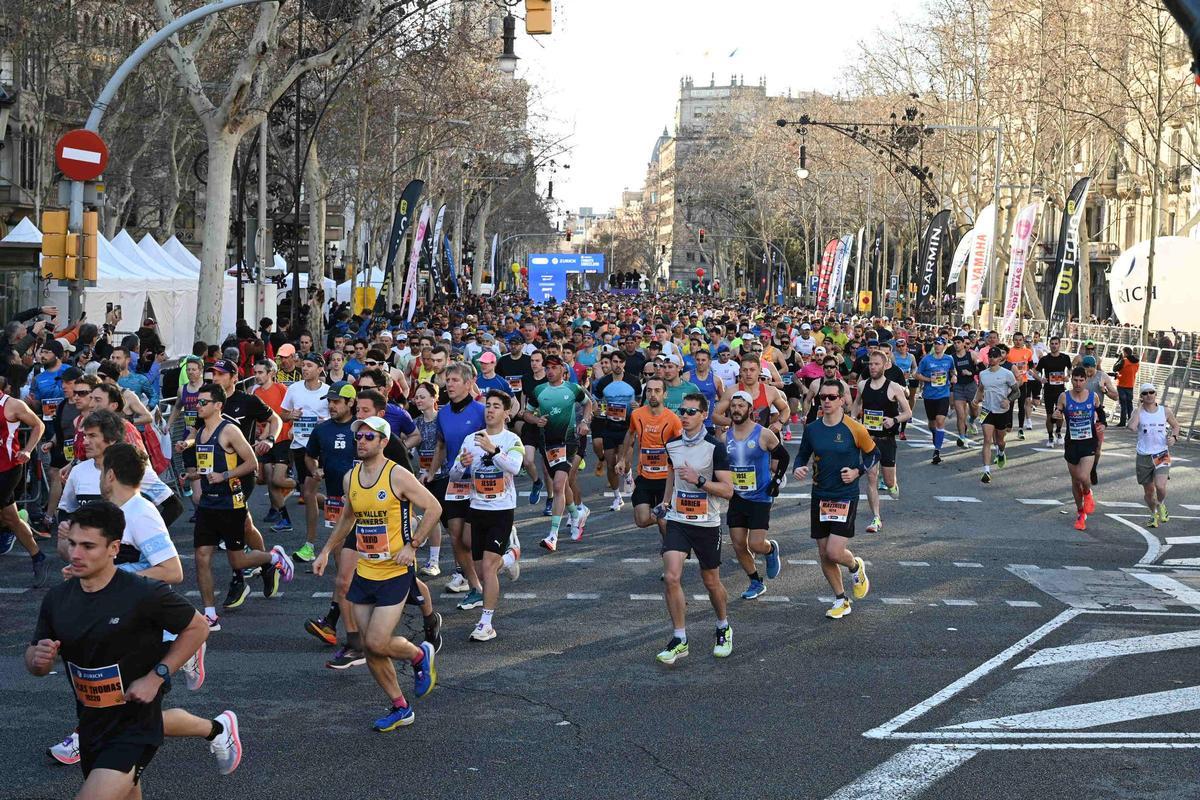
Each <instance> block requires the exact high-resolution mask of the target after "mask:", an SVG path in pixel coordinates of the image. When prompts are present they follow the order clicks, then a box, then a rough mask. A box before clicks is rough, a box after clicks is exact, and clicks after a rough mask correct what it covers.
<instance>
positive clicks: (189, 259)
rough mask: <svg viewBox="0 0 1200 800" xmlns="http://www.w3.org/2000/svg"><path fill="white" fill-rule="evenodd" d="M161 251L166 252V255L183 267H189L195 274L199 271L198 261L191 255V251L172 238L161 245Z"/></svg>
mask: <svg viewBox="0 0 1200 800" xmlns="http://www.w3.org/2000/svg"><path fill="white" fill-rule="evenodd" d="M162 249H163V250H166V251H167V255H169V256H171V258H173V259H175V260H176V261H178V262H179V263H180V264H183V265H184V266H185V267H188V266H190V267H191V268H192V269H194V270H196V272H199V271H200V259H198V258H196V257H195V256H194V255H192V251H191V250H188V249H187V248H186V247H184V246H183V242H181V241H179V239H177V238H175V237H174V236H172V237H171V238H170V239H167V240H166V241H165V242H163V244H162Z"/></svg>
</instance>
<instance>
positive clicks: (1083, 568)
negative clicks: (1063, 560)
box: [1063, 565, 1094, 572]
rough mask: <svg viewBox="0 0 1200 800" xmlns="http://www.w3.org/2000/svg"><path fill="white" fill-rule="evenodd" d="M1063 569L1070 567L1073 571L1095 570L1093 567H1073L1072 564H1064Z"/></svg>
mask: <svg viewBox="0 0 1200 800" xmlns="http://www.w3.org/2000/svg"><path fill="white" fill-rule="evenodd" d="M1063 569H1068V570H1070V571H1072V572H1094V570H1093V569H1092V568H1091V567H1072V566H1067V565H1063Z"/></svg>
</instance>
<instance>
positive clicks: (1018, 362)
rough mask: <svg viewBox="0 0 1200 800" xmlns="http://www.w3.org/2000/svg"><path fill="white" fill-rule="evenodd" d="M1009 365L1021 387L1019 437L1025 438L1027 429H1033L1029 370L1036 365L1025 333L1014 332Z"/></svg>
mask: <svg viewBox="0 0 1200 800" xmlns="http://www.w3.org/2000/svg"><path fill="white" fill-rule="evenodd" d="M1008 365H1009V369H1011V370H1012V372H1013V376H1014V377H1016V379H1017V384H1018V385H1019V386H1020V387H1021V399H1020V401H1018V404H1017V438H1018V439H1024V438H1025V431H1027V430H1029V431H1031V430H1033V420H1032V419H1031V417H1032V416H1033V393H1032V392H1031V391H1030V387H1031V386H1032V384H1030V382H1029V370H1030V369H1032V368H1033V367H1034V366H1035V361H1034V358H1033V351H1032V350H1030V349H1029V348H1028V347H1026V346H1025V334H1023V333H1021V332H1020V331H1017V332H1016V333H1014V334H1013V346H1012V347H1011V348H1009V350H1008Z"/></svg>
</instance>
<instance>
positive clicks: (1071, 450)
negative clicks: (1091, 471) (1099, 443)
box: [1063, 439, 1096, 465]
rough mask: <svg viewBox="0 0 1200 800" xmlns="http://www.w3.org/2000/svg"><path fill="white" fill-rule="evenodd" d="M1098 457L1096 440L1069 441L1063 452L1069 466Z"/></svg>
mask: <svg viewBox="0 0 1200 800" xmlns="http://www.w3.org/2000/svg"><path fill="white" fill-rule="evenodd" d="M1094 455H1096V440H1095V439H1084V440H1083V441H1081V442H1077V441H1075V440H1073V439H1068V440H1067V442H1066V447H1065V448H1064V450H1063V458H1065V459H1066V460H1067V463H1068V464H1071V465H1076V464H1078V463H1079V462H1080V461H1082V460H1083V459H1085V458H1087V457H1088V456H1094Z"/></svg>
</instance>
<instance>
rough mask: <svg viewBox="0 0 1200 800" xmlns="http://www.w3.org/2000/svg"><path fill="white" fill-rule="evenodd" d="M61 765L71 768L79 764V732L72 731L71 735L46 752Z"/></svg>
mask: <svg viewBox="0 0 1200 800" xmlns="http://www.w3.org/2000/svg"><path fill="white" fill-rule="evenodd" d="M46 752H47V753H49V754H50V757H51V758H53V759H54V760H55V761H57V762H58V763H60V764H66V765H67V766H70V765H72V764H78V763H79V732H78V731H71V735H70V736H68V737H67V738H65V739H63V740H62V741H61V742H59V743H58V744H56V745H54V746H53V747H51V748H50V749H48V750H47V751H46Z"/></svg>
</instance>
